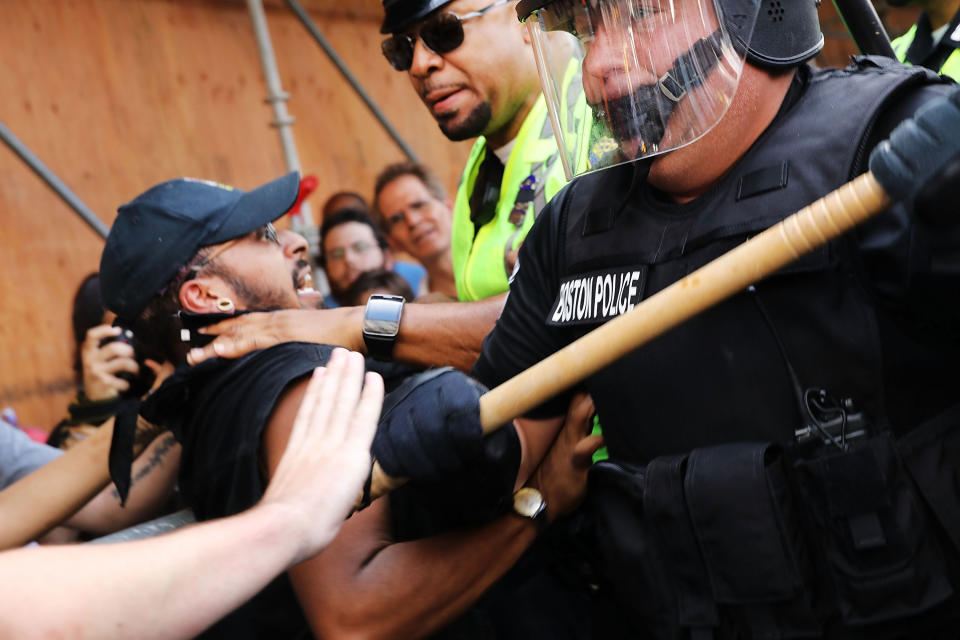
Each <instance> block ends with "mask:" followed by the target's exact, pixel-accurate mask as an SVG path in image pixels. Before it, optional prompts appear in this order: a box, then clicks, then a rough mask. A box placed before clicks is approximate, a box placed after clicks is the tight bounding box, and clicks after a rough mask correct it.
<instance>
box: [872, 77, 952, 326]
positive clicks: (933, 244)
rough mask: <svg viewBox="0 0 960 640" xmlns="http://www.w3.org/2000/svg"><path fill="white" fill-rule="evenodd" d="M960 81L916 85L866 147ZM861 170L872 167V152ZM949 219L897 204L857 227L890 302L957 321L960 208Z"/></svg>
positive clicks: (886, 114) (887, 115)
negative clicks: (944, 220) (938, 219)
mask: <svg viewBox="0 0 960 640" xmlns="http://www.w3.org/2000/svg"><path fill="white" fill-rule="evenodd" d="M954 87H955V85H953V84H942V85H926V86H923V87H921V88H919V89H917V90H915V91H911V92H909V93H908V94H906V95H905V96H903V97H902V98H901V99H899V100H897V101H895V102H894V103H893V104H891V105H889V106H888V108H887V109H885V110H884V113H883V115H882V116H881V117H880V118H879V119H878V121H877V125H876V126H875V127H874V128H873V130H872V131H871V133H870V135H869V137H868V139H867V141H866V145H865V146H866V149H867V150H868V151H872V150H873V149H874V148H875V147H876V146H877V145H878V144H880V142H882V141H883V140H886V139H887V137H889V135H890V133H891V131H893V129H894V128H895V127H896V126H897V125H898V124H899V123H900V122H901V121H903V120H904V119H906V118H909V117H910V116H912V115H913V113H914V112H916V110H917V109H919V108H920V107H921V106H923V105H924V104H926V103H927V102H929V101H930V100H932V99H935V98H937V97H940V96H943V95H946V94H947V93H949V92H950V91H951V90H952V89H954ZM868 155H869V154H864V156H863V157H864V162H863V164H862V165H861V166H859V167H855V168H854V172H855V173H861V172H862V171H865V170H866V160H865V159H866V158H867V157H868ZM957 212H958V214H957V217H956V219H955V220H953V221H952V222H948V223H947V224H943V223H938V222H936V221H932V220H926V219H924V217H923V215H922V212H919V213H914V212H910V211H908V210H907V209H906V208H905V207H903V206H902V205H895V206H893V207H891V209H890V210H889V211H887V212H885V213H884V214H882V215H880V216H877V217H876V218H874V219H873V220H871V221H869V222H867V223H866V224H865V225H863V226H862V227H859V228H857V229H856V230H855V232H854V234H855V236H856V239H857V244H858V247H859V249H860V251H861V253H862V255H863V256H864V261H865V267H866V268H867V271H868V273H869V275H870V277H871V281H872V283H873V285H874V287H875V291H876V293H878V294H879V296H880V298H881V300H883V301H884V302H886V303H887V304H888V305H892V306H895V307H900V308H903V309H909V310H910V313H911V314H918V315H921V316H926V320H925V322H926V321H931V320H934V319H939V320H941V321H944V320H946V322H947V324H950V325H954V326H956V325H955V323H956V321H957V319H958V313H960V296H958V295H957V293H956V292H957V291H960V208H958V209H957Z"/></svg>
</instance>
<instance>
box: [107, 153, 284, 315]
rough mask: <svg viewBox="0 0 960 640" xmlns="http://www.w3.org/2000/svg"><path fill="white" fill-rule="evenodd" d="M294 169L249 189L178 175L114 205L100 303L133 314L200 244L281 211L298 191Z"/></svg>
mask: <svg viewBox="0 0 960 640" xmlns="http://www.w3.org/2000/svg"><path fill="white" fill-rule="evenodd" d="M299 188H300V175H299V173H298V172H296V171H294V172H292V173H288V174H287V175H285V176H283V177H282V178H278V179H276V180H274V181H272V182H268V183H267V184H265V185H263V186H261V187H258V188H256V189H254V190H252V191H241V190H240V189H234V188H233V187H230V186H227V185H222V184H218V183H216V182H210V181H208V180H197V179H194V178H177V179H176V180H170V181H168V182H164V183H161V184H158V185H156V186H155V187H152V188H150V189H148V190H147V191H145V192H144V193H142V194H140V195H139V196H137V197H136V198H134V199H133V200H132V201H130V202H128V203H127V204H125V205H123V206H121V207H120V208H119V209H118V210H117V219H116V220H114V222H113V226H112V227H111V228H110V235H109V236H107V244H106V246H105V247H104V248H103V255H102V256H101V257H100V292H101V295H102V297H103V303H104V305H105V306H106V307H107V309H109V310H110V311H113V312H114V313H116V314H117V316H119V318H120V319H121V320H125V321H128V322H129V321H132V320H134V319H135V318H136V317H137V316H139V315H140V313H141V312H142V311H143V309H144V307H146V306H147V303H148V302H149V301H150V299H151V298H153V297H154V296H155V295H156V294H157V293H159V292H160V291H161V290H162V289H163V288H164V287H165V286H166V285H167V284H168V283H169V282H170V281H171V280H172V279H173V277H174V276H175V275H177V272H178V271H179V270H180V269H181V268H182V267H183V266H184V265H185V264H187V262H189V261H190V259H191V258H192V257H193V256H195V255H196V254H197V251H199V250H200V249H201V248H203V247H207V246H210V245H214V244H220V243H221V242H226V241H227V240H232V239H234V238H239V237H241V236H244V235H246V234H248V233H250V232H252V231H255V230H257V229H259V228H260V227H262V226H264V225H265V224H267V223H268V222H273V221H274V220H276V219H277V218H279V217H281V216H282V215H283V214H285V213H286V212H287V211H288V210H289V209H290V207H291V206H293V203H294V202H295V201H296V199H297V192H298V191H299Z"/></svg>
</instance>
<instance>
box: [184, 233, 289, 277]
mask: <svg viewBox="0 0 960 640" xmlns="http://www.w3.org/2000/svg"><path fill="white" fill-rule="evenodd" d="M244 238H253V239H254V240H255V241H257V242H263V241H267V242H269V243H271V244H275V245H277V246H278V247H279V246H280V235H279V234H278V233H277V230H276V228H274V226H273V224H271V223H269V222H268V223H267V224H265V225H264V226H262V227H260V228H259V229H257V230H256V231H252V232H251V233H248V234H247V235H245V236H240V237H239V238H234V239H233V240H230V241H228V242H225V243H224V244H222V245H220V248H219V249H217V250H216V251H214V252H212V253H210V254H209V255H206V256H203V257H202V258H200V259H199V260H197V261H196V262H195V263H193V264H192V265H191V266H190V268H191V269H192V270H193V271H194V272H199V271H200V270H201V269H203V268H204V267H206V266H207V265H208V264H210V263H211V262H213V261H214V260H215V259H217V258H219V257H220V256H222V255H223V254H224V253H226V252H227V249H229V248H231V247H233V246H234V245H235V244H237V243H238V242H240V241H241V240H243V239H244Z"/></svg>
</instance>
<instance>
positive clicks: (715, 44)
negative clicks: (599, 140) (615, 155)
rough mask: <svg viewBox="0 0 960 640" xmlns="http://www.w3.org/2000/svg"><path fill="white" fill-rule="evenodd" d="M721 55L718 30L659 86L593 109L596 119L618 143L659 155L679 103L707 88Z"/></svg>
mask: <svg viewBox="0 0 960 640" xmlns="http://www.w3.org/2000/svg"><path fill="white" fill-rule="evenodd" d="M721 55H722V49H721V45H720V31H719V30H718V31H714V32H713V33H711V34H710V35H709V36H706V37H703V38H700V39H699V40H697V41H696V42H694V43H693V45H692V46H691V47H690V48H689V49H687V50H686V51H685V52H683V53H682V54H680V55H679V56H678V57H677V59H676V60H674V62H673V66H672V67H671V68H670V69H669V70H668V71H667V72H666V73H664V74H663V75H662V76H660V79H659V80H657V82H655V83H653V84H644V85H640V86H639V87H637V88H636V89H634V90H633V92H632V93H629V94H627V95H624V96H621V97H619V98H615V99H613V100H608V101H606V102H605V103H601V104H596V105H591V108H592V109H593V112H594V115H595V116H596V117H597V118H598V119H602V120H605V121H606V122H608V123H609V125H610V127H611V131H610V133H611V134H612V135H613V137H614V138H615V139H617V140H621V141H626V140H639V141H640V151H641V153H643V154H644V155H645V154H647V153H649V152H650V151H656V148H657V145H659V144H660V140H662V139H663V135H664V134H665V133H666V130H667V122H668V120H669V119H670V115H671V114H672V113H673V110H674V108H676V106H677V103H679V102H680V100H681V99H683V97H684V96H685V95H687V93H688V92H689V91H690V90H691V89H695V88H696V87H699V86H700V85H702V84H703V82H704V81H705V80H706V77H707V76H708V75H709V74H710V72H711V71H712V70H713V69H714V67H716V66H717V63H718V62H719V61H720V57H721Z"/></svg>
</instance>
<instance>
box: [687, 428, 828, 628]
mask: <svg viewBox="0 0 960 640" xmlns="http://www.w3.org/2000/svg"><path fill="white" fill-rule="evenodd" d="M684 493H685V494H686V502H687V509H688V512H689V516H690V521H691V523H692V527H693V531H694V534H695V537H696V542H697V544H698V546H699V549H700V551H701V553H702V557H703V563H704V566H705V570H706V576H707V579H708V581H709V585H710V589H711V591H712V594H713V597H714V599H715V601H716V602H717V604H718V605H720V606H721V609H722V611H723V615H724V617H727V616H729V617H730V618H731V619H733V620H734V621H735V622H736V625H737V626H738V627H740V628H746V629H749V631H750V636H751V637H775V638H798V637H814V636H819V635H820V633H821V628H820V625H819V623H818V621H817V616H816V614H815V612H814V610H813V609H812V607H811V605H810V602H809V597H808V596H809V593H810V592H809V589H808V585H809V584H810V583H811V582H812V580H813V576H812V575H811V574H809V573H807V571H808V568H809V567H810V566H811V565H810V562H809V553H808V548H807V546H806V544H805V543H804V538H803V534H802V529H801V526H800V523H799V512H798V509H797V504H796V501H795V499H794V497H793V494H792V493H791V491H790V488H789V485H788V482H787V474H786V470H785V467H784V463H783V458H782V456H781V451H780V449H779V447H777V446H776V445H773V444H770V443H733V444H724V445H718V446H714V447H706V448H702V449H697V450H695V451H693V452H692V453H690V456H689V459H688V462H687V471H686V474H685V480H684Z"/></svg>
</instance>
